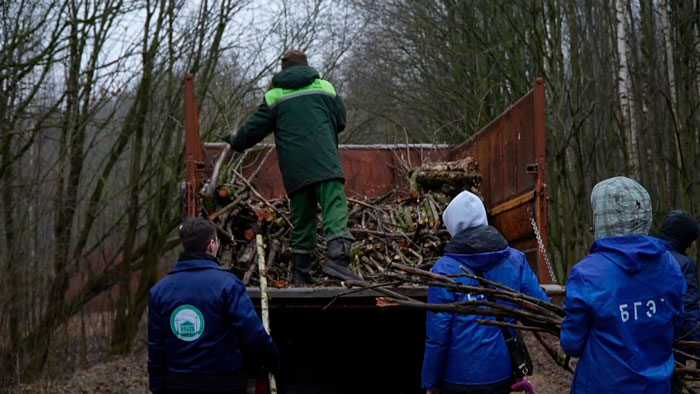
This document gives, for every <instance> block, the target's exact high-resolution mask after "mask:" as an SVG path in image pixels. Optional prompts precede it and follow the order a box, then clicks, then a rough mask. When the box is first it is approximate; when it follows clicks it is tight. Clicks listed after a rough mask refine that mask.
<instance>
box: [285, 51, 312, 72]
mask: <svg viewBox="0 0 700 394" xmlns="http://www.w3.org/2000/svg"><path fill="white" fill-rule="evenodd" d="M308 65H309V62H308V60H306V54H304V52H302V51H300V50H298V49H292V50H291V51H289V52H287V53H285V54H284V56H282V70H284V69H285V68H287V67H294V66H308Z"/></svg>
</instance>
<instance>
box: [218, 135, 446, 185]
mask: <svg viewBox="0 0 700 394" xmlns="http://www.w3.org/2000/svg"><path fill="white" fill-rule="evenodd" d="M208 149H209V148H208ZM270 149H272V152H270V154H269V155H267V152H268V151H269V150H270ZM338 150H339V152H340V162H341V165H342V166H343V172H344V173H345V192H346V194H347V195H348V196H350V197H365V196H367V197H380V196H383V195H385V194H387V193H388V192H390V191H393V190H397V191H399V192H407V191H408V176H407V172H406V166H411V167H416V166H420V165H421V164H422V163H423V162H428V161H430V162H440V161H445V160H446V159H447V157H448V154H449V148H448V147H447V146H426V145H418V144H416V145H391V146H389V145H366V146H361V145H340V146H339V147H338ZM219 151H220V149H219V150H215V149H214V148H212V150H211V153H210V154H211V155H212V156H215V155H216V154H218V152H219ZM251 152H254V153H252V154H249V156H250V157H249V158H248V159H247V160H246V161H245V168H244V170H243V175H250V174H252V173H253V172H254V171H256V170H257V169H258V167H260V170H259V172H258V175H257V176H256V177H255V179H254V180H253V186H254V187H255V188H256V189H258V191H259V192H260V193H261V194H262V195H263V196H265V197H266V198H279V197H282V196H284V195H285V193H286V192H285V189H284V185H283V183H282V175H281V173H280V170H279V164H278V161H277V153H276V152H275V150H274V148H273V147H271V146H264V147H260V148H257V149H255V150H252V151H251ZM263 160H264V161H263Z"/></svg>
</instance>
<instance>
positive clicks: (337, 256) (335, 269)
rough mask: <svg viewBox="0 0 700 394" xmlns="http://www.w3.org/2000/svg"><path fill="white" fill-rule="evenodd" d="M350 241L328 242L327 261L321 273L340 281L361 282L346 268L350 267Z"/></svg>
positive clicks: (337, 240) (338, 239) (335, 240)
mask: <svg viewBox="0 0 700 394" xmlns="http://www.w3.org/2000/svg"><path fill="white" fill-rule="evenodd" d="M351 245H352V241H351V240H349V239H345V238H335V239H332V240H330V241H328V260H327V261H326V265H324V266H323V272H325V273H326V274H328V275H330V276H333V277H336V278H338V279H342V280H362V278H360V277H359V276H357V275H355V273H354V272H352V271H351V270H350V268H349V267H348V266H349V265H350V246H351Z"/></svg>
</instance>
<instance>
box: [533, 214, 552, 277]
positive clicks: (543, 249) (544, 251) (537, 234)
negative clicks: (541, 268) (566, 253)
mask: <svg viewBox="0 0 700 394" xmlns="http://www.w3.org/2000/svg"><path fill="white" fill-rule="evenodd" d="M530 225H532V231H534V232H535V237H536V238H537V246H538V247H539V249H540V251H541V252H542V256H544V262H545V263H546V264H547V270H548V271H549V277H550V279H551V280H552V283H554V284H558V283H559V282H558V281H557V277H556V275H554V269H553V268H552V263H551V262H550V261H549V256H548V255H547V248H546V247H545V246H544V241H542V236H541V235H540V230H539V229H538V228H537V222H536V221H535V217H534V215H530Z"/></svg>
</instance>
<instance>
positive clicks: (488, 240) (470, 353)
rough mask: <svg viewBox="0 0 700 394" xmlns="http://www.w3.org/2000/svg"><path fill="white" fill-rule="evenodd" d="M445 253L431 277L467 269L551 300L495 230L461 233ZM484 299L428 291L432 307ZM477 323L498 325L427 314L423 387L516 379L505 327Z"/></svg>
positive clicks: (518, 254)
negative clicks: (502, 328)
mask: <svg viewBox="0 0 700 394" xmlns="http://www.w3.org/2000/svg"><path fill="white" fill-rule="evenodd" d="M446 252H447V253H446V254H445V255H444V256H443V257H442V258H441V259H440V260H438V261H437V262H436V263H435V265H434V266H433V269H432V272H434V273H436V274H442V275H451V274H462V273H464V271H462V270H461V269H460V268H459V267H460V265H462V266H464V267H467V268H469V269H472V270H473V271H475V272H481V273H482V275H483V276H484V277H486V278H487V279H490V280H493V281H496V282H499V283H502V284H504V285H506V286H508V287H510V288H512V289H514V290H516V291H520V292H522V293H525V294H527V295H529V296H532V297H537V298H539V299H541V300H544V301H549V298H547V295H546V294H545V293H544V291H542V289H541V288H540V286H539V282H538V281H537V278H536V277H535V274H534V273H533V272H532V269H530V265H529V264H528V262H527V260H526V259H525V255H524V254H523V253H522V252H520V251H518V250H515V249H513V248H510V247H508V244H507V242H506V241H505V239H503V236H502V235H501V234H500V233H499V232H498V230H496V229H495V228H493V227H490V226H479V227H472V228H468V229H466V230H463V231H461V232H460V233H458V234H456V235H455V236H454V237H453V238H452V240H451V241H450V243H449V244H448V245H447V248H446ZM456 252H462V253H456ZM455 280H457V281H458V282H460V283H464V284H467V285H472V286H479V283H478V282H477V281H476V280H474V279H470V278H465V277H459V278H455ZM484 298H485V297H484V296H483V295H472V294H462V293H452V292H449V291H447V290H445V289H444V288H440V287H432V286H431V287H429V288H428V302H429V303H436V304H445V303H451V302H463V301H470V300H482V299H484ZM497 302H501V301H497ZM511 305H512V304H511ZM513 306H514V305H513ZM475 319H487V320H495V318H494V317H492V316H473V315H462V314H455V313H444V312H440V313H434V312H428V313H427V331H426V340H425V356H424V360H423V372H422V382H423V387H424V388H426V389H437V388H439V387H440V384H441V382H443V381H445V382H448V383H452V384H457V385H470V386H471V385H488V384H492V383H497V382H502V381H504V380H507V379H510V378H511V377H512V374H513V373H512V369H511V365H510V355H509V353H508V347H507V346H506V342H505V338H504V337H503V334H502V333H501V330H500V328H498V327H494V326H485V325H482V324H479V323H477V322H475V321H474V320H475Z"/></svg>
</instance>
